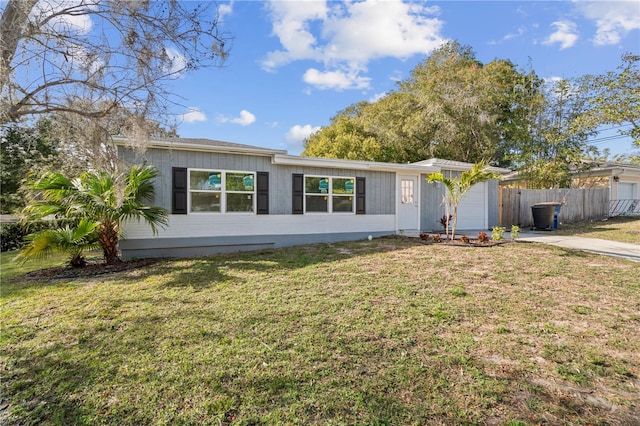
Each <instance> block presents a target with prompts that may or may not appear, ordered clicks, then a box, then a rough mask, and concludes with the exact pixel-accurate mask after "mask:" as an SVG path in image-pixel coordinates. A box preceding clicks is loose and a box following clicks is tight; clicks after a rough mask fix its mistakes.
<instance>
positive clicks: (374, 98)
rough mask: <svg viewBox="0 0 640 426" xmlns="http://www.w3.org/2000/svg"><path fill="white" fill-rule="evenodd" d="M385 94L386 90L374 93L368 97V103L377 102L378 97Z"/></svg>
mask: <svg viewBox="0 0 640 426" xmlns="http://www.w3.org/2000/svg"><path fill="white" fill-rule="evenodd" d="M385 96H387V92H382V93H374V95H373V96H371V97H370V98H369V102H370V103H375V102H378V101H379V100H380V99H382V98H384V97H385Z"/></svg>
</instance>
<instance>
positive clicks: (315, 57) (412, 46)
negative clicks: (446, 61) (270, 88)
mask: <svg viewBox="0 0 640 426" xmlns="http://www.w3.org/2000/svg"><path fill="white" fill-rule="evenodd" d="M268 7H269V10H270V12H271V19H272V25H273V34H274V35H275V36H277V37H278V38H279V40H280V43H281V45H282V49H281V50H276V51H272V52H269V53H268V54H267V56H266V57H265V59H264V60H263V61H262V66H263V68H264V69H265V70H267V71H273V70H275V69H276V68H277V67H280V66H283V65H286V64H288V63H290V62H293V61H298V60H312V61H317V62H320V63H323V65H324V68H325V69H324V70H322V71H319V70H317V69H315V68H311V69H309V70H308V71H307V73H306V74H305V81H307V80H308V81H307V82H308V83H309V84H312V85H315V86H317V87H319V88H322V89H327V88H334V89H337V90H344V89H347V88H348V89H363V88H368V87H369V79H368V78H366V77H362V76H361V74H363V73H366V71H367V65H368V63H369V62H370V61H371V60H374V59H379V58H398V59H406V58H408V57H410V56H411V55H414V54H427V53H429V52H431V51H432V50H434V49H435V48H437V47H439V46H440V45H442V44H443V43H444V42H445V41H446V40H445V39H444V38H443V37H442V36H441V34H440V31H441V30H442V26H443V22H442V21H441V20H439V19H437V18H435V17H433V16H434V15H437V14H438V12H439V9H438V8H437V7H426V6H424V5H423V4H418V3H404V2H402V1H382V2H378V1H373V0H366V1H360V2H352V1H345V2H324V1H312V2H308V1H295V2H294V1H273V2H271V3H269V6H268Z"/></svg>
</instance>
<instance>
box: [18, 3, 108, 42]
mask: <svg viewBox="0 0 640 426" xmlns="http://www.w3.org/2000/svg"><path fill="white" fill-rule="evenodd" d="M98 2H99V0H94V1H86V2H82V1H80V0H74V1H69V0H49V1H39V2H37V3H36V5H35V6H34V8H33V9H32V10H31V13H30V15H29V18H30V20H31V21H32V22H33V23H34V25H36V26H39V25H40V22H41V21H42V20H44V19H48V18H51V17H52V18H51V19H49V20H48V21H47V24H46V25H47V26H48V27H50V28H52V29H54V30H55V31H58V32H63V33H72V34H73V33H76V34H81V35H86V34H88V33H89V32H90V31H91V29H92V28H93V22H92V21H91V16H90V15H89V14H88V11H89V10H90V9H93V8H95V6H97V4H98ZM63 10H66V12H64V13H62V11H63Z"/></svg>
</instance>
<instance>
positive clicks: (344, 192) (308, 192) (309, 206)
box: [304, 176, 355, 213]
mask: <svg viewBox="0 0 640 426" xmlns="http://www.w3.org/2000/svg"><path fill="white" fill-rule="evenodd" d="M354 194H355V178H352V177H346V178H344V177H331V176H305V177H304V197H305V211H307V212H324V213H353V211H354Z"/></svg>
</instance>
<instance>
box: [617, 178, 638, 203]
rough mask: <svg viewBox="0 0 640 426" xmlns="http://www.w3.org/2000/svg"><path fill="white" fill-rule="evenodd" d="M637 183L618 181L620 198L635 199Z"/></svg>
mask: <svg viewBox="0 0 640 426" xmlns="http://www.w3.org/2000/svg"><path fill="white" fill-rule="evenodd" d="M634 185H635V184H633V183H627V182H620V183H618V200H633V199H635V198H636V191H635V189H636V188H635V186H634Z"/></svg>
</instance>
